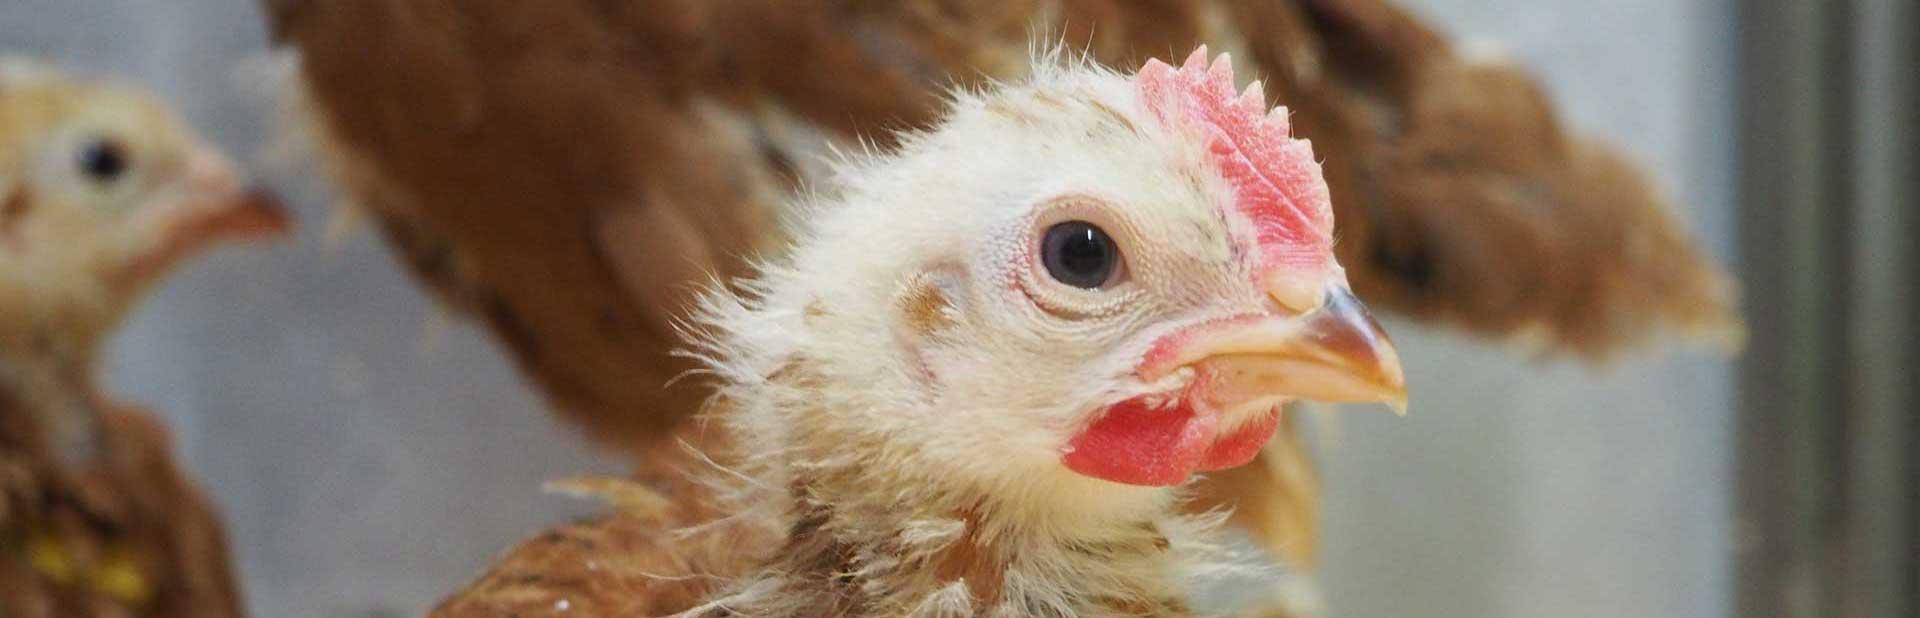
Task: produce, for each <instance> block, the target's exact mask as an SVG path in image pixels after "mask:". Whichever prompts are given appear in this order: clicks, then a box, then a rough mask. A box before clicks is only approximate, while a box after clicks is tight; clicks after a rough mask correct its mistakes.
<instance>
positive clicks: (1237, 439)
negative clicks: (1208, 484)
mask: <svg viewBox="0 0 1920 618" xmlns="http://www.w3.org/2000/svg"><path fill="white" fill-rule="evenodd" d="M1279 428H1280V409H1279V408H1274V409H1273V411H1272V412H1268V413H1266V414H1263V415H1261V416H1260V417H1259V418H1256V419H1253V420H1250V421H1247V424H1245V425H1241V426H1240V428H1238V429H1235V430H1233V433H1230V434H1226V435H1223V436H1220V439H1219V440H1218V441H1215V442H1214V443H1213V448H1210V449H1207V456H1206V457H1205V458H1204V459H1201V460H1200V471H1201V472H1211V471H1214V470H1225V469H1227V468H1238V467H1240V466H1244V465H1247V462H1250V461H1253V458H1254V457H1256V456H1258V455H1259V454H1260V448H1261V447H1264V446H1266V445H1267V440H1270V439H1272V438H1273V432H1274V430H1276V429H1279Z"/></svg>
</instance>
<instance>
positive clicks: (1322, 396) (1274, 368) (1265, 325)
mask: <svg viewBox="0 0 1920 618" xmlns="http://www.w3.org/2000/svg"><path fill="white" fill-rule="evenodd" d="M1329 288H1330V289H1328V291H1327V294H1326V298H1325V301H1324V302H1323V303H1321V305H1320V306H1319V307H1318V308H1315V309H1313V310H1311V311H1309V312H1307V313H1304V314H1300V315H1293V316H1286V315H1277V314H1275V315H1258V316H1251V317H1246V318H1240V319H1234V320H1227V321H1224V322H1216V323H1208V324H1201V325H1198V326H1195V327H1191V329H1192V331H1191V332H1189V333H1185V334H1184V335H1182V336H1175V337H1172V338H1169V339H1168V341H1169V342H1170V343H1169V344H1168V346H1167V347H1164V348H1156V350H1155V351H1154V352H1152V353H1149V355H1148V356H1147V359H1146V361H1145V362H1143V363H1142V364H1141V365H1140V367H1139V374H1140V377H1141V378H1142V379H1144V380H1147V381H1149V382H1151V381H1154V380H1157V379H1159V378H1161V377H1163V376H1165V375H1167V374H1168V373H1171V372H1172V371H1174V370H1176V369H1179V368H1181V367H1193V368H1195V369H1196V370H1197V373H1198V375H1199V379H1202V380H1206V383H1205V384H1204V385H1203V386H1204V388H1203V389H1202V391H1201V392H1202V393H1204V396H1205V397H1206V398H1207V399H1208V400H1209V403H1212V404H1213V405H1215V406H1216V407H1217V409H1219V410H1221V411H1222V412H1228V413H1231V412H1233V411H1236V410H1246V409H1254V410H1266V409H1270V408H1271V407H1272V406H1273V405H1274V404H1276V403H1279V402H1282V401H1286V400H1293V399H1309V400H1314V401H1322V402H1328V403H1376V402H1377V403H1385V404H1387V405H1389V406H1392V407H1393V409H1394V410H1395V411H1396V412H1400V413H1403V414H1404V413H1405V412H1406V405H1407V383H1406V376H1405V374H1404V372H1403V371H1402V370H1401V368H1400V355H1399V353H1398V352H1397V351H1395V349H1394V347H1393V342H1392V341H1390V340H1389V339H1388V338H1387V334H1386V331H1384V330H1382V329H1381V328H1380V323H1379V322H1377V321H1375V320H1374V319H1373V316H1372V315H1370V314H1369V313H1368V312H1367V308H1366V306H1364V305H1362V304H1360V301H1359V299H1356V298H1354V297H1353V293H1352V292H1350V291H1348V290H1347V289H1346V286H1344V285H1337V284H1336V285H1331V286H1329Z"/></svg>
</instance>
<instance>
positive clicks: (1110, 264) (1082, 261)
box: [1040, 221, 1120, 290]
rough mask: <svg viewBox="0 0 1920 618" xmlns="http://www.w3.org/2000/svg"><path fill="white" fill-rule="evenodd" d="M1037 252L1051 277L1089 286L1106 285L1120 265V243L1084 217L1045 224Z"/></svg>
mask: <svg viewBox="0 0 1920 618" xmlns="http://www.w3.org/2000/svg"><path fill="white" fill-rule="evenodd" d="M1040 256H1041V261H1042V263H1043V264H1045V265H1046V267H1047V274H1048V275H1051V276H1052V277H1053V278H1054V280H1055V281H1059V282H1061V283H1064V284H1067V285H1071V286H1073V287H1076V288H1083V289H1089V290H1092V289H1098V288H1100V287H1101V286H1104V285H1106V284H1107V283H1108V282H1109V281H1111V280H1112V279H1113V277H1114V274H1115V273H1116V272H1117V271H1119V267H1120V246H1119V245H1118V244H1116V243H1114V242H1113V237H1111V236H1108V235H1107V233H1106V231H1104V230H1101V229H1100V228H1099V227H1096V226H1094V225H1093V224H1092V223H1087V222H1085V221H1067V222H1064V223H1060V224H1058V225H1055V226H1053V227H1051V228H1047V234H1046V236H1045V238H1043V239H1042V240H1041V241H1040Z"/></svg>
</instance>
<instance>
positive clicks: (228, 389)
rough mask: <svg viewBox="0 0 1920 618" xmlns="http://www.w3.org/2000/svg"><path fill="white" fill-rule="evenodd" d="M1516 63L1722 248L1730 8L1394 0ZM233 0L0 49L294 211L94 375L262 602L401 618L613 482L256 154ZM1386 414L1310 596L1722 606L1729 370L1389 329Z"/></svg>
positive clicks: (1338, 423) (1341, 480)
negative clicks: (231, 550) (133, 91)
mask: <svg viewBox="0 0 1920 618" xmlns="http://www.w3.org/2000/svg"><path fill="white" fill-rule="evenodd" d="M1412 4H1413V5H1414V6H1416V7H1418V8H1419V9H1420V10H1421V12H1423V13H1424V14H1426V15H1428V16H1430V17H1432V18H1434V19H1435V20H1437V21H1438V22H1440V23H1442V24H1444V25H1445V26H1446V27H1447V28H1448V29H1449V30H1450V31H1452V32H1454V33H1456V34H1458V35H1461V36H1466V37H1485V38H1493V39H1498V40H1500V41H1501V42H1502V43H1503V46H1504V47H1505V48H1507V49H1508V50H1509V52H1510V53H1511V54H1512V55H1513V56H1514V57H1515V58H1516V59H1518V60H1519V61H1521V62H1524V63H1526V64H1528V65H1530V66H1533V67H1536V68H1537V69H1538V70H1539V71H1540V72H1541V73H1542V74H1543V75H1544V76H1545V77H1546V79H1547V81H1548V82H1549V84H1550V86H1551V89H1552V91H1553V92H1554V94H1555V95H1556V97H1557V99H1558V100H1559V101H1560V102H1561V104H1562V105H1563V107H1564V109H1565V111H1566V112H1567V114H1568V115H1569V116H1570V117H1571V119H1572V121H1573V123H1574V124H1575V125H1576V126H1579V127H1581V128H1583V129H1587V130H1590V131H1594V132H1598V133H1601V134H1605V135H1608V136H1610V137H1611V138H1612V139H1614V140H1615V141H1617V142H1619V143H1622V144H1625V145H1627V146H1628V147H1629V148H1630V149H1631V150H1632V151H1633V152H1634V153H1636V155H1637V156H1638V157H1639V158H1640V159H1641V160H1642V161H1643V162H1645V163H1647V164H1648V165H1649V166H1651V167H1652V168H1653V169H1655V170H1656V172H1655V173H1656V176H1657V177H1658V180H1659V182H1660V183H1661V185H1662V186H1663V187H1665V188H1666V189H1667V190H1668V191H1669V192H1670V194H1672V195H1674V196H1676V197H1677V198H1679V201H1681V202H1683V203H1685V204H1687V209H1686V211H1685V212H1684V213H1683V214H1684V216H1685V217H1686V218H1687V219H1688V220H1689V221H1690V222H1691V223H1692V225H1693V226H1694V229H1696V230H1699V231H1700V232H1701V234H1702V237H1703V238H1704V239H1706V240H1707V241H1708V243H1709V244H1710V246H1711V247H1712V248H1713V249H1714V251H1715V253H1717V254H1719V255H1722V256H1727V255H1731V254H1732V251H1731V247H1730V244H1729V243H1730V242H1731V241H1730V236H1731V234H1730V229H1729V228H1730V216H1731V205H1730V198H1729V197H1728V196H1729V188H1730V177H1731V173H1732V169H1731V160H1732V159H1731V156H1730V155H1731V152H1730V150H1729V146H1728V145H1727V144H1728V140H1727V132H1728V131H1729V130H1730V126H1729V124H1728V123H1729V118H1730V114H1729V112H1730V111H1731V110H1730V109H1729V105H1730V104H1729V103H1728V83H1727V80H1728V79H1730V76H1731V74H1732V71H1731V67H1730V66H1728V62H1729V56H1730V53H1729V52H1730V43H1731V41H1730V36H1731V33H1730V32H1729V31H1728V30H1729V27H1728V26H1727V25H1726V24H1727V19H1726V18H1727V16H1728V13H1729V9H1730V7H1729V5H1728V4H1727V3H1726V0H1699V1H1694V2H1666V1H1662V0H1622V1H1617V2H1608V3H1586V2H1576V1H1573V0H1561V1H1555V2H1538V1H1535V0H1498V1H1489V2H1475V1H1471V0H1418V1H1414V2H1412ZM263 40H264V36H263V34H262V33H261V31H260V26H259V22H258V17H257V14H256V11H255V9H254V6H253V3H252V2H250V1H249V0H192V1H188V0H172V1H165V0H122V1H118V2H116V1H111V0H6V1H5V2H0V50H4V51H7V52H26V53H31V54H35V55H40V56H46V57H52V58H56V59H59V60H60V61H61V62H63V63H65V64H67V65H68V66H72V67H76V68H81V69H85V70H96V71H100V70H105V71H113V72H116V73H121V74H124V75H127V76H129V77H130V78H131V79H133V80H135V81H137V82H141V83H145V84H147V85H149V86H152V87H154V88H156V89H158V90H159V91H161V92H162V93H163V94H165V95H166V96H168V97H169V98H171V99H172V100H174V101H176V102H178V104H179V106H180V108H181V109H182V111H183V112H184V113H185V114H186V115H187V116H188V118H189V119H190V120H191V121H192V122H193V123H194V124H196V125H197V126H199V127H201V128H202V129H203V130H204V131H206V132H207V133H209V134H210V135H211V137H212V138H213V139H214V140H215V141H217V142H219V143H221V144H223V145H225V146H226V147H227V148H228V149H229V150H230V152H233V153H234V154H235V155H236V156H241V157H246V158H250V159H254V160H255V161H256V163H255V165H256V168H257V169H259V170H260V174H261V175H262V176H263V177H264V178H265V179H266V180H268V181H270V182H271V183H273V184H274V185H276V186H277V187H279V188H281V189H282V190H283V191H285V192H286V193H287V194H288V195H289V196H291V197H293V198H295V203H296V205H297V210H298V212H299V215H300V219H301V223H302V225H303V228H302V230H301V232H300V234H299V237H298V239H296V240H295V241H293V242H290V243H285V244H282V245H279V246H275V247H264V248H263V247H256V248H245V249H230V250H227V251H224V252H222V253H220V254H218V255H215V256H213V257H212V258H211V259H208V260H205V261H203V262H201V263H199V264H197V265H195V266H194V267H193V268H192V269H191V270H189V271H188V272H185V273H182V274H181V275H180V276H178V277H176V278H175V279H174V280H173V281H171V282H170V284H169V285H168V286H167V287H165V288H164V289H163V290H161V291H160V293H159V294H158V296H157V298H155V299H154V300H153V301H152V302H151V303H150V304H149V305H148V306H147V307H146V308H145V310H144V311H142V312H141V313H140V315H139V316H138V317H137V318H136V319H135V320H134V321H133V323H132V324H131V325H130V327H129V328H128V331H127V332H126V333H125V335H123V336H122V337H120V338H119V340H118V341H117V342H116V346H115V350H114V353H113V356H112V363H111V368H110V369H111V376H110V383H111V385H112V387H113V388H114V389H115V390H116V391H118V392H119V393H120V394H123V395H124V396H126V397H128V398H130V399H133V400H136V401H141V402H145V403H148V404H152V405H153V406H155V407H157V408H159V409H160V410H162V411H163V412H164V413H165V414H166V415H167V416H168V417H169V418H170V419H171V420H172V421H173V423H174V427H175V429H176V431H177V432H178V434H179V437H180V443H181V446H182V448H183V449H184V450H185V452H186V455H187V462H188V465H189V466H190V467H191V468H192V470H193V471H194V472H195V473H196V474H197V475H198V476H200V477H201V478H203V479H205V481H206V483H207V485H208V486H209V487H210V488H211V490H212V491H213V493H214V494H215V496H216V498H217V500H218V501H219V502H220V503H221V504H222V505H223V506H224V507H225V509H226V512H227V514H228V517H229V521H230V527H231V533H232V535H233V539H234V542H235V545H236V547H237V549H238V552H239V559H240V560H239V563H240V566H241V568H242V569H243V571H244V573H245V577H246V584H247V589H248V591H249V593H250V596H251V598H252V601H251V603H252V606H253V607H254V609H255V611H256V613H258V614H259V615H261V616H273V617H278V616H369V615H411V614H414V613H417V612H418V611H420V610H421V609H422V608H424V607H426V606H427V605H428V604H430V603H431V602H432V600H433V599H434V598H436V597H437V596H438V595H440V594H442V593H444V592H446V591H448V590H450V589H451V588H453V587H454V586H456V585H457V584H459V583H460V582H462V581H464V580H465V579H466V578H468V577H471V576H472V575H473V574H474V572H475V570H476V569H477V568H479V566H480V565H481V564H483V563H484V562H485V560H486V559H487V558H489V557H490V556H491V555H493V554H494V553H495V552H496V551H497V550H498V549H499V548H501V547H504V546H505V545H506V544H508V543H509V542H511V541H512V540H514V539H516V538H518V537H520V536H521V535H523V534H525V533H527V532H529V531H531V530H534V529H536V528H537V527H538V526H540V525H541V524H543V523H548V522H553V521H557V520H558V519H559V518H561V517H564V516H567V515H568V514H571V513H577V512H582V510H583V507H582V506H581V505H575V504H570V503H568V502H566V501H565V500H563V499H560V498H554V497H545V496H541V495H539V494H538V492H537V486H538V484H539V483H540V482H541V481H542V480H545V479H549V478H553V477H557V476H563V475H567V474H572V473H577V472H580V471H583V470H595V469H597V470H612V469H616V468H615V466H614V465H613V464H612V462H609V461H606V460H597V459H596V458H594V457H593V456H592V455H591V454H588V453H585V452H583V451H582V450H581V449H580V448H579V447H578V446H577V441H576V440H574V439H573V437H572V436H570V435H568V430H566V429H564V428H561V427H558V426H556V425H555V423H553V422H551V421H549V420H548V419H547V417H546V416H545V415H543V414H542V413H541V412H540V411H539V405H540V404H539V402H538V400H537V398H536V397H535V396H534V395H533V394H531V393H530V391H529V389H528V388H527V386H526V384H525V383H523V382H522V381H521V380H520V379H519V378H518V377H516V376H515V375H514V373H513V371H512V369H511V367H510V366H509V365H508V363H507V362H506V361H505V360H504V358H503V356H502V354H501V351H500V350H499V349H498V347H497V346H496V345H494V344H493V343H492V342H491V341H489V340H487V339H486V338H485V337H484V336H483V334H482V333H479V332H478V331H476V330H475V329H473V328H471V327H468V326H464V325H460V324H449V323H448V322H447V321H446V320H444V319H441V318H438V317H436V314H435V310H434V309H433V307H432V304H431V302H430V301H429V300H428V299H426V298H425V297H423V296H422V295H421V294H420V292H419V291H417V290H416V289H414V288H413V287H412V286H411V285H410V283H409V282H408V281H407V278H406V276H405V275H404V274H403V273H401V272H399V271H398V269H397V268H396V267H395V265H394V263H393V260H392V259H391V257H390V255H389V254H388V251H387V250H386V249H385V248H384V247H383V246H381V244H380V243H379V241H378V240H377V239H375V238H374V237H373V235H372V234H371V233H370V232H369V231H368V230H364V229H362V230H360V231H359V232H357V233H353V234H349V235H347V236H345V237H344V239H343V240H340V241H338V242H329V241H327V240H326V239H325V238H324V237H325V234H324V233H323V230H324V228H326V227H327V224H328V220H329V209H328V208H327V206H328V203H329V201H330V200H331V199H333V198H332V197H331V196H329V194H328V193H327V191H326V188H325V187H324V186H320V185H318V184H316V183H315V182H314V181H313V180H311V179H309V178H307V177H306V176H307V174H306V173H304V172H302V171H300V170H298V169H293V170H288V169H287V168H285V167H281V168H279V170H278V171H276V170H275V167H274V166H273V165H271V164H269V163H267V162H266V159H267V157H266V156H265V155H266V154H267V153H268V151H269V150H270V148H269V145H270V141H271V138H272V137H273V135H274V129H273V127H274V118H273V112H272V110H273V103H272V100H271V97H270V96H268V95H267V94H266V93H263V92H261V87H260V86H259V85H258V84H257V82H256V80H254V79H251V78H249V77H248V76H249V75H254V74H257V73H256V72H255V70H254V69H248V68H247V67H246V66H245V64H246V63H247V62H249V61H252V62H256V63H257V62H258V61H259V59H260V56H261V55H262V51H263V46H264V43H263ZM1390 327H1391V328H1392V329H1393V330H1394V332H1395V335H1396V337H1397V339H1398V340H1399V341H1400V342H1401V344H1402V348H1403V353H1404V355H1405V357H1406V359H1407V362H1408V365H1409V367H1408V372H1409V374H1410V375H1411V377H1412V381H1413V388H1414V395H1415V399H1414V407H1413V414H1412V415H1411V416H1409V417H1407V418H1404V419H1402V418H1394V417H1393V416H1391V415H1388V414H1384V413H1379V412H1371V411H1365V412H1356V413H1349V414H1344V415H1340V416H1337V417H1333V419H1332V420H1331V421H1330V422H1329V423H1327V424H1326V425H1325V426H1324V427H1322V430H1323V432H1322V433H1324V434H1326V437H1327V438H1329V440H1327V445H1326V447H1325V451H1326V454H1327V456H1328V465H1327V469H1326V474H1327V483H1328V485H1329V493H1330V502H1329V504H1328V508H1327V518H1328V522H1329V523H1328V527H1329V530H1328V535H1329V538H1328V543H1329V547H1328V548H1327V552H1326V554H1327V556H1328V557H1327V565H1326V573H1325V576H1324V579H1325V582H1326V587H1327V593H1328V597H1329V603H1330V604H1331V605H1332V606H1333V609H1334V610H1335V612H1334V613H1335V614H1336V615H1338V616H1347V617H1356V618H1358V617H1372V616H1383V617H1384V616H1408V615H1413V616H1440V617H1445V616H1459V617H1463V618H1466V617H1472V618H1481V617H1490V616H1515V617H1537V616H1593V617H1603V616H1604V617H1614V616H1672V617H1688V618H1691V617H1696V616H1715V615H1725V614H1726V613H1727V607H1728V599H1727V595H1728V590H1729V584H1730V581H1729V578H1730V568H1729V567H1730V559H1731V551H1732V548H1731V545H1732V541H1731V532H1730V530H1731V525H1730V524H1729V522H1730V513H1729V508H1730V497H1729V490H1730V485H1729V483H1730V478H1731V474H1730V469H1731V464H1732V462H1731V448H1730V446H1731V408H1730V401H1731V399H1730V391H1729V388H1730V387H1729V384H1730V382H1729V377H1730V369H1729V365H1727V364H1726V363H1725V362H1722V361H1718V360H1714V359H1710V358H1705V357H1703V356H1700V355H1693V354H1688V353H1684V352H1681V353H1675V354H1672V355H1668V354H1664V353H1662V354H1654V355H1650V356H1644V357H1637V358H1630V359H1627V360H1625V361H1624V362H1621V363H1620V364H1619V365H1617V366H1615V367H1612V368H1611V369H1609V370H1605V371H1600V372H1594V371H1590V370H1588V369H1586V368H1583V367H1580V366H1577V365H1572V364H1568V363H1562V362H1548V363H1544V364H1541V363H1532V362H1528V361H1526V360H1525V359H1521V358H1518V357H1516V356H1515V355H1513V354H1511V353H1509V352H1508V351H1506V350H1502V349H1498V348H1494V347H1490V346H1487V345H1484V344H1479V343H1474V342H1469V341H1466V340H1463V339H1461V338H1459V337H1457V336H1453V335H1449V334H1445V333H1440V332H1432V331H1425V330H1423V329H1420V328H1418V327H1415V326H1413V325H1410V324H1406V323H1393V324H1390Z"/></svg>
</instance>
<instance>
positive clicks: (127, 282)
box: [0, 59, 285, 340]
mask: <svg viewBox="0 0 1920 618" xmlns="http://www.w3.org/2000/svg"><path fill="white" fill-rule="evenodd" d="M250 195H251V194H250V193H249V192H247V191H245V190H244V189H243V187H242V185H241V182H240V178H239V176H238V175H237V174H236V173H235V171H234V169H233V166H232V164H231V163H229V162H228V161H227V160H226V159H225V158H224V157H223V156H221V155H220V154H219V153H218V152H216V151H214V150H213V149H211V148H210V147H208V146H207V145H205V144H204V143H203V142H201V140H200V139H199V138H198V137H197V136H195V135H194V134H193V133H192V132H191V131H190V130H189V129H187V128H186V127H185V125H183V124H182V123H181V122H180V120H179V119H178V118H177V117H175V116H174V115H173V114H172V113H171V112H170V111H168V110H167V109H166V108H165V107H164V106H163V105H162V104H160V102H159V101H158V100H157V99H155V98H153V97H152V96H151V95H148V94H146V93H144V92H141V91H138V90H135V89H132V88H127V87H123V86H118V85H114V84H106V83H97V82H89V81H83V80H78V79H73V78H70V77H68V76H66V75H65V74H62V73H60V72H58V71H55V70H53V69H51V68H47V67H45V66H43V65H38V64H34V63H31V62H28V61H22V60H17V59H7V60H0V311H4V312H6V314H5V315H0V324H5V325H6V326H5V327H6V328H11V329H14V330H16V331H22V330H26V329H36V330H39V331H42V332H41V336H42V337H43V338H44V337H45V336H46V335H47V333H46V332H45V331H52V333H51V334H52V335H53V336H54V337H55V338H59V337H60V336H63V335H68V334H69V333H66V332H62V331H63V330H65V331H76V332H72V333H71V335H73V336H74V337H76V338H78V339H83V340H86V339H90V338H91V337H93V336H97V334H98V333H96V332H88V331H95V330H99V329H103V328H106V327H108V326H111V324H112V323H113V322H114V321H115V320H117V318H118V317H119V315H120V313H122V312H123V311H124V310H125V309H126V307H127V306H129V305H130V303H131V301H132V300H133V299H134V298H136V297H137V295H138V293H139V292H140V291H141V290H142V289H144V288H145V287H146V286H147V285H148V284H150V283H152V282H153V281H154V280H156V279H157V278H158V276H159V275H160V274H162V273H164V272H165V271H166V270H168V269H169V268H170V267H171V266H173V265H174V264H176V263H177V262H178V261H179V260H180V259H181V258H182V257H185V256H186V255H189V254H191V253H193V252H194V251H195V250H197V249H199V248H201V247H204V246H206V245H207V244H209V242H210V241H213V240H216V239H220V238H227V237H232V236H235V235H245V234H248V233H252V232H260V231H275V230H279V229H281V228H283V227H284V225H285V220H284V218H283V216H282V215H281V214H280V212H279V211H278V209H277V208H274V207H273V206H271V205H270V204H267V203H265V202H264V201H262V200H260V199H257V198H254V197H250ZM17 334H19V333H17V332H16V333H9V335H17Z"/></svg>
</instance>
